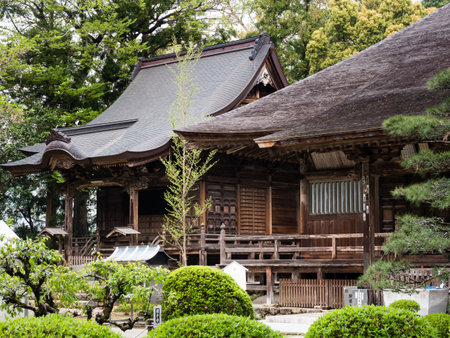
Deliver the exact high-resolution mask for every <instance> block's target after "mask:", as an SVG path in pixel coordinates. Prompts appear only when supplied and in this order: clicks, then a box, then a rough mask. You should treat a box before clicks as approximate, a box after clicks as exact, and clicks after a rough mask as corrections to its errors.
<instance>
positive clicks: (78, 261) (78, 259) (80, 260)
mask: <svg viewBox="0 0 450 338" xmlns="http://www.w3.org/2000/svg"><path fill="white" fill-rule="evenodd" d="M70 259H71V262H70V263H71V264H72V265H83V264H86V263H90V262H93V261H95V260H96V259H97V257H96V256H72V257H71V258H70Z"/></svg>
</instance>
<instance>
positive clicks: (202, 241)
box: [199, 223, 207, 265]
mask: <svg viewBox="0 0 450 338" xmlns="http://www.w3.org/2000/svg"><path fill="white" fill-rule="evenodd" d="M199 260H200V262H199V263H200V265H207V263H206V232H205V223H202V224H201V225H200V255H199Z"/></svg>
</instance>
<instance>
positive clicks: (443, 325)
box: [423, 313, 450, 338]
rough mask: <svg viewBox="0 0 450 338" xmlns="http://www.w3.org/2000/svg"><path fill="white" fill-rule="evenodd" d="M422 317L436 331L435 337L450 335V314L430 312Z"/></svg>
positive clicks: (442, 337)
mask: <svg viewBox="0 0 450 338" xmlns="http://www.w3.org/2000/svg"><path fill="white" fill-rule="evenodd" d="M423 318H425V320H426V321H427V322H428V323H429V324H430V325H431V326H432V327H434V328H435V329H436V330H437V331H438V335H437V336H436V338H448V337H450V315H448V314H446V313H431V314H429V315H426V316H424V317H423Z"/></svg>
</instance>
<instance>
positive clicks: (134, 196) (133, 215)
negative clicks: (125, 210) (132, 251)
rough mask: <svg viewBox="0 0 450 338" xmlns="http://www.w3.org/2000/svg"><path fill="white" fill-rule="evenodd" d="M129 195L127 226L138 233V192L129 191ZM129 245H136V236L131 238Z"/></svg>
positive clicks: (134, 190)
mask: <svg viewBox="0 0 450 338" xmlns="http://www.w3.org/2000/svg"><path fill="white" fill-rule="evenodd" d="M128 193H129V195H130V219H129V224H131V225H132V227H133V229H134V230H136V231H139V190H136V189H129V191H128ZM130 242H131V244H132V245H138V235H132V236H131V241H130Z"/></svg>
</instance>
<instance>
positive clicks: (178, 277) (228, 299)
mask: <svg viewBox="0 0 450 338" xmlns="http://www.w3.org/2000/svg"><path fill="white" fill-rule="evenodd" d="M161 305H162V318H163V319H164V320H167V319H172V318H176V317H181V316H186V315H195V314H207V313H226V314H230V315H237V316H244V317H252V318H253V316H254V313H253V306H252V302H251V300H250V297H249V295H248V294H247V292H245V291H244V290H242V289H241V288H240V287H239V286H238V285H237V283H236V282H235V281H234V280H233V278H231V277H230V276H229V275H227V274H226V273H225V272H223V271H222V270H219V269H213V268H210V267H207V266H187V267H182V268H179V269H177V270H175V271H173V272H172V273H171V274H170V275H169V276H168V277H167V280H166V282H165V283H164V287H163V302H162V304H161Z"/></svg>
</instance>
